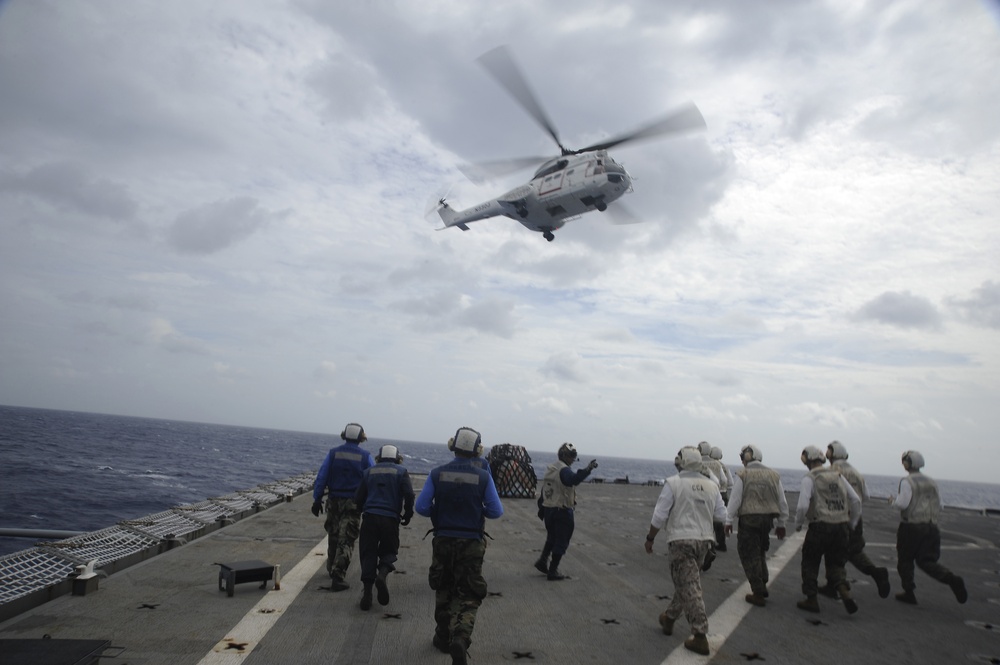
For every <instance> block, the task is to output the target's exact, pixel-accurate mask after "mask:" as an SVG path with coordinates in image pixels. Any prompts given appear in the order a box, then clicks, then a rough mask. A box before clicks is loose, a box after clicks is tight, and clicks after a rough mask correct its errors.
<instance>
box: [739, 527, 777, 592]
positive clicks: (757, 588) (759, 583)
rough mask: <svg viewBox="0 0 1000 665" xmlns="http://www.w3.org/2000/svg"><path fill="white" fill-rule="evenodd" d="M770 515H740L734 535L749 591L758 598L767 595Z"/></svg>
mask: <svg viewBox="0 0 1000 665" xmlns="http://www.w3.org/2000/svg"><path fill="white" fill-rule="evenodd" d="M773 523H774V518H772V517H771V516H770V515H740V521H739V531H738V532H737V534H736V552H737V553H738V554H739V555H740V563H742V564H743V572H745V573H746V576H747V581H748V582H750V590H751V591H753V592H754V593H755V594H756V595H758V596H764V595H766V594H767V582H768V580H769V579H770V575H769V573H768V571H767V551H768V550H769V549H770V548H771V537H770V534H771V525H772V524H773Z"/></svg>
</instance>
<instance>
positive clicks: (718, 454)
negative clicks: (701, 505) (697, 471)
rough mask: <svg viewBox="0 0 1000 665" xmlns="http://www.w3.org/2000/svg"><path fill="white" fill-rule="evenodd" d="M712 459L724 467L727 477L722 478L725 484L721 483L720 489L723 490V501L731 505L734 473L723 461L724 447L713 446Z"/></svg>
mask: <svg viewBox="0 0 1000 665" xmlns="http://www.w3.org/2000/svg"><path fill="white" fill-rule="evenodd" d="M712 459H714V460H715V461H716V462H718V463H719V466H720V467H721V468H722V474H723V475H724V476H725V478H720V479H719V480H720V481H723V480H724V481H725V486H722V485H720V486H719V490H720V491H721V492H722V502H723V503H725V504H726V505H727V506H728V505H729V495H730V494H731V493H732V491H733V482H734V481H733V474H732V472H731V471H730V470H729V466H728V465H727V464H724V463H723V462H722V448H720V447H718V446H712Z"/></svg>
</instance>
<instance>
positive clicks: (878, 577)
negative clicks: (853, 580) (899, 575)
mask: <svg viewBox="0 0 1000 665" xmlns="http://www.w3.org/2000/svg"><path fill="white" fill-rule="evenodd" d="M872 577H874V578H875V586H877V587H878V596H879V598H888V597H889V592H890V591H891V590H892V589H891V588H890V587H889V571H888V570H886V569H885V568H876V569H875V572H874V573H872Z"/></svg>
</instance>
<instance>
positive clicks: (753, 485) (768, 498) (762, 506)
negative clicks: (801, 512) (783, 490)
mask: <svg viewBox="0 0 1000 665" xmlns="http://www.w3.org/2000/svg"><path fill="white" fill-rule="evenodd" d="M736 475H737V476H739V477H740V479H741V480H742V481H743V498H742V500H741V501H740V510H739V514H740V515H775V516H777V515H779V514H780V513H781V499H780V497H779V496H778V494H779V489H778V488H779V487H780V486H781V485H780V483H781V476H780V475H779V474H778V472H777V471H775V470H774V469H769V468H767V467H766V466H764V465H763V464H760V463H759V462H751V463H750V465H749V466H747V467H745V468H742V469H739V470H738V471H737V472H736Z"/></svg>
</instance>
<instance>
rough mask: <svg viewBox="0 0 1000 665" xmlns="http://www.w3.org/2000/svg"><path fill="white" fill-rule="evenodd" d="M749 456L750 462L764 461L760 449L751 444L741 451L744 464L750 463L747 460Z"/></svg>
mask: <svg viewBox="0 0 1000 665" xmlns="http://www.w3.org/2000/svg"><path fill="white" fill-rule="evenodd" d="M748 455H749V457H750V459H749V461H750V462H763V461H764V453H762V452H760V448H758V447H757V446H755V445H753V444H750V445H748V446H743V449H742V450H740V459H741V460H743V461H744V462H746V461H748V460H747V456H748Z"/></svg>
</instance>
